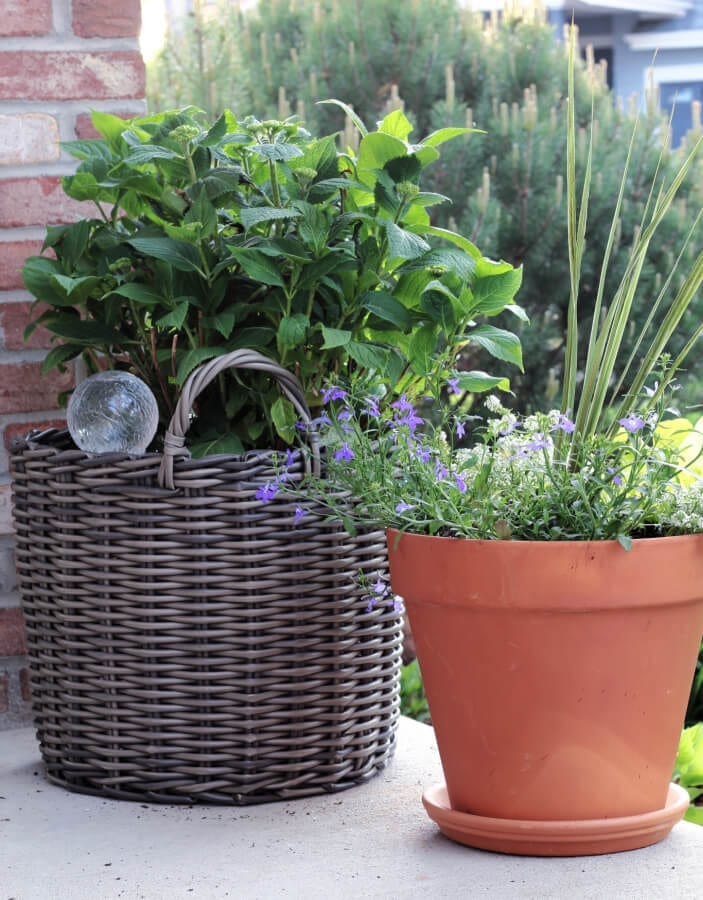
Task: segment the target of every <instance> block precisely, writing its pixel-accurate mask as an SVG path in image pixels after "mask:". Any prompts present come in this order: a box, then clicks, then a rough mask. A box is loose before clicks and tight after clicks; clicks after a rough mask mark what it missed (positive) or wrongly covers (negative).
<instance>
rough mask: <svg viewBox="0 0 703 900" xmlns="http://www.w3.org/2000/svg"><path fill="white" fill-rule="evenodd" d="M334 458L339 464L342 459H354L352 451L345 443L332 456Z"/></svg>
mask: <svg viewBox="0 0 703 900" xmlns="http://www.w3.org/2000/svg"><path fill="white" fill-rule="evenodd" d="M334 458H335V459H336V460H337V462H340V461H341V460H343V459H346V460H352V459H354V451H353V450H352V448H351V447H350V446H349V444H348V443H347V442H346V441H345V442H344V443H343V444H342V446H341V447H340V448H339V450H337V452H336V453H335V454H334Z"/></svg>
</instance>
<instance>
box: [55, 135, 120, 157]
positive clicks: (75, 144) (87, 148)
mask: <svg viewBox="0 0 703 900" xmlns="http://www.w3.org/2000/svg"><path fill="white" fill-rule="evenodd" d="M61 149H62V150H65V152H66V153H69V154H70V155H71V156H74V157H75V158H76V159H102V160H104V161H105V162H111V161H112V153H111V152H110V148H109V147H108V146H107V144H106V143H105V141H98V140H93V139H90V140H83V141H62V142H61Z"/></svg>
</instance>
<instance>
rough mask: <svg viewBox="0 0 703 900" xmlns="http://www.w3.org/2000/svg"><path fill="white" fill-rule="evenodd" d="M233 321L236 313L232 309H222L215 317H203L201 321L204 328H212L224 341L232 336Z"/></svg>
mask: <svg viewBox="0 0 703 900" xmlns="http://www.w3.org/2000/svg"><path fill="white" fill-rule="evenodd" d="M235 321H236V311H235V310H234V308H233V307H229V308H228V309H223V310H221V312H218V313H217V315H215V316H203V320H202V322H203V325H204V326H205V328H214V329H215V331H217V332H218V333H219V334H221V335H222V337H223V338H224V339H225V340H227V338H229V336H230V335H231V334H232V329H233V328H234V324H235Z"/></svg>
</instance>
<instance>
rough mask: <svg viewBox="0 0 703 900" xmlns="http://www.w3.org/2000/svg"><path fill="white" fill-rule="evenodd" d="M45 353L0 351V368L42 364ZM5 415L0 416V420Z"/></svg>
mask: <svg viewBox="0 0 703 900" xmlns="http://www.w3.org/2000/svg"><path fill="white" fill-rule="evenodd" d="M47 353H48V351H47V350H30V349H27V348H24V347H23V348H22V349H21V350H0V367H1V366H3V365H15V364H16V363H23V362H29V363H33V362H42V361H43V359H44V357H45V356H46V354H47ZM5 415H6V414H5V413H2V414H0V419H2V417H4V416H5ZM7 415H9V413H8V414H7Z"/></svg>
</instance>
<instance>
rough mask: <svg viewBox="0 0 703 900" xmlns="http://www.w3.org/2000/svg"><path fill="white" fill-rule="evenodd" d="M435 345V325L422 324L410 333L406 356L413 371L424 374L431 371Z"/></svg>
mask: <svg viewBox="0 0 703 900" xmlns="http://www.w3.org/2000/svg"><path fill="white" fill-rule="evenodd" d="M436 347H437V328H436V326H435V325H431V324H427V325H423V326H422V327H420V328H418V329H417V330H416V331H414V332H413V333H412V335H411V337H410V345H409V350H408V357H409V361H410V365H411V367H412V370H413V372H415V373H416V374H417V375H421V376H425V375H428V374H429V373H430V372H431V371H432V363H433V360H434V355H435V350H436Z"/></svg>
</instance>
